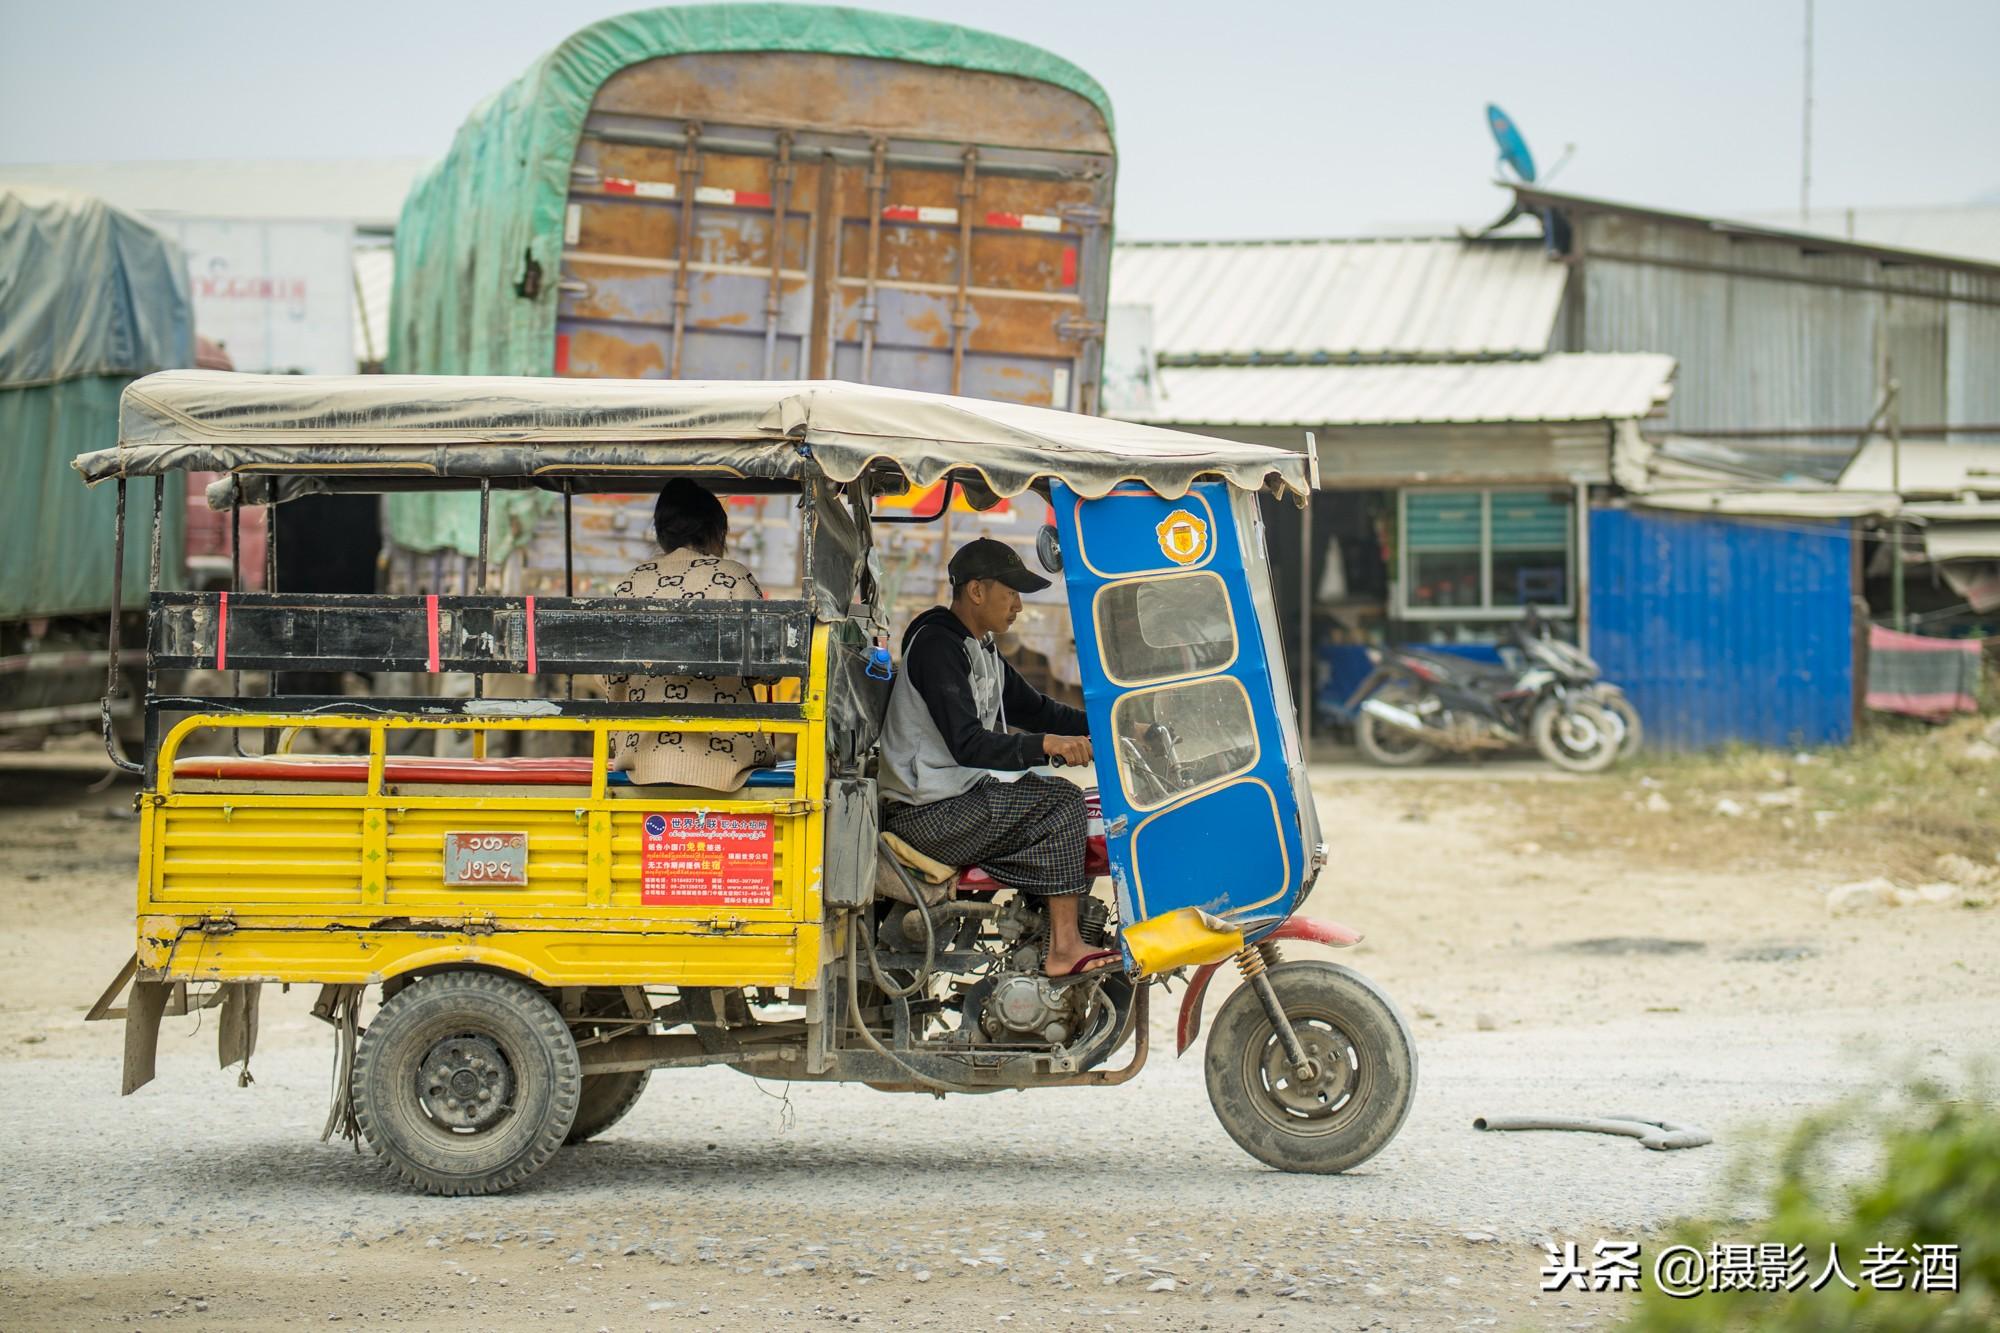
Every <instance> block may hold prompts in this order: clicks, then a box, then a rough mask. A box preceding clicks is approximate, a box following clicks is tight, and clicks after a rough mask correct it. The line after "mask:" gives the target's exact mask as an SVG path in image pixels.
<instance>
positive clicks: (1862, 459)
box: [1840, 438, 2000, 496]
mask: <svg viewBox="0 0 2000 1333" xmlns="http://www.w3.org/2000/svg"><path fill="white" fill-rule="evenodd" d="M1895 454H1896V450H1895V449H1894V448H1893V447H1892V446H1891V445H1890V443H1889V441H1887V440H1884V439H1880V438H1877V439H1873V440H1870V441H1869V442H1868V443H1867V444H1865V445H1863V446H1862V447H1861V449H1860V451H1859V452H1857V453H1856V454H1855V455H1854V459H1853V461H1852V462H1850V463H1849V464H1848V465H1847V470H1846V471H1844V472H1842V473H1841V474H1840V488H1841V489H1842V490H1844V491H1890V492H1893V491H1894V490H1895V489H1896V487H1895V486H1894V485H1892V484H1891V480H1892V478H1893V479H1896V480H1900V481H1901V483H1902V492H1903V494H1904V495H1905V496H1912V495H1961V494H1964V493H1966V492H1968V491H1969V492H1973V493H1975V494H1979V495H2000V444H1975V443H1972V442H1970V441H1966V442H1959V441H1947V440H1904V441H1903V447H1902V460H1901V465H1900V467H1899V466H1898V464H1897V460H1896V458H1895Z"/></svg>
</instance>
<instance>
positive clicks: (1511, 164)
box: [1486, 102, 1535, 185]
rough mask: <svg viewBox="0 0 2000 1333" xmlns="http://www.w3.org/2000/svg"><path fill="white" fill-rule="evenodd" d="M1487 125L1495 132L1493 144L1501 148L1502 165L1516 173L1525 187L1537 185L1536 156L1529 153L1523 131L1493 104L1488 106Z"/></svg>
mask: <svg viewBox="0 0 2000 1333" xmlns="http://www.w3.org/2000/svg"><path fill="white" fill-rule="evenodd" d="M1486 125H1487V128H1488V129H1490V130H1492V131H1493V142H1494V143H1495V144H1497V145H1498V146H1499V148H1500V162H1501V165H1503V166H1505V167H1507V168H1508V169H1509V170H1511V171H1512V172H1513V173H1514V176H1515V178H1516V179H1518V180H1519V181H1521V183H1522V184H1524V185H1532V184H1534V183H1535V155H1534V154H1533V153H1531V152H1529V151H1528V141H1527V140H1526V139H1523V138H1522V137H1521V131H1520V128H1519V127H1518V126H1516V125H1515V124H1514V119H1513V117H1511V116H1509V115H1508V114H1507V113H1506V112H1505V111H1502V110H1501V109H1500V108H1499V107H1497V106H1494V105H1493V104H1492V103H1491V102H1488V103H1487V104H1486Z"/></svg>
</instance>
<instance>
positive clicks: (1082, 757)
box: [1042, 736, 1090, 764]
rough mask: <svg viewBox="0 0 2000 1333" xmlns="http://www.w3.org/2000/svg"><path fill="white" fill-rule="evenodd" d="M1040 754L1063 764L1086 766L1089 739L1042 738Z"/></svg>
mask: <svg viewBox="0 0 2000 1333" xmlns="http://www.w3.org/2000/svg"><path fill="white" fill-rule="evenodd" d="M1042 753H1043V754H1045V755H1047V756H1048V757H1049V758H1051V759H1060V760H1061V761H1062V762H1063V763H1065V764H1087V763H1089V762H1090V737H1088V736H1044V737H1042Z"/></svg>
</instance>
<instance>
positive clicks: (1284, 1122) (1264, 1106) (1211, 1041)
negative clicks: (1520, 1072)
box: [1203, 959, 1417, 1175]
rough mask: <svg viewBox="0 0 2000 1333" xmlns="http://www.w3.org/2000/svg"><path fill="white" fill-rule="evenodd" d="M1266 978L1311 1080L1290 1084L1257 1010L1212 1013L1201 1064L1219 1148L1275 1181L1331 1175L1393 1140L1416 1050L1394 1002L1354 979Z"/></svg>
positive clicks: (1231, 1006) (1332, 974) (1329, 966)
mask: <svg viewBox="0 0 2000 1333" xmlns="http://www.w3.org/2000/svg"><path fill="white" fill-rule="evenodd" d="M1266 975H1267V976H1268V977H1269V978H1270V980H1271V987H1272V990H1273V991H1274V992H1275V993H1276V995H1277V998H1278V1007H1279V1008H1280V1009H1281V1010H1283V1011H1284V1014H1285V1017H1286V1019H1287V1020H1288V1021H1289V1022H1290V1023H1291V1025H1292V1030H1293V1032H1294V1033H1296V1034H1297V1036H1298V1039H1299V1044H1300V1045H1301V1046H1302V1047H1303V1048H1304V1049H1305V1053H1306V1055H1307V1057H1308V1059H1309V1061H1310V1065H1311V1069H1310V1070H1309V1073H1308V1076H1307V1077H1304V1078H1301V1077H1300V1076H1299V1075H1298V1073H1297V1072H1296V1071H1295V1070H1294V1069H1293V1068H1292V1063H1291V1061H1290V1059H1289V1058H1288V1057H1287V1056H1286V1053H1285V1047H1284V1043H1283V1042H1282V1041H1281V1040H1280V1039H1279V1037H1278V1030H1277V1028H1276V1027H1275V1026H1274V1025H1273V1024H1272V1022H1271V1019H1270V1017H1269V1016H1268V1015H1267V1014H1266V1013H1265V1012H1264V1004H1263V1001H1262V1000H1260V999H1259V998H1258V996H1257V992H1256V990H1255V989H1254V988H1253V987H1251V986H1247V985H1246V986H1244V987H1242V988H1240V989H1239V990H1237V991H1236V993H1235V994H1233V995H1231V996H1230V997H1229V998H1228V999H1227V1000H1225V1001H1224V1002H1223V1005H1222V1010H1221V1012H1220V1013H1219V1014H1217V1015H1216V1021H1215V1029H1214V1031H1212V1032H1211V1033H1210V1034H1209V1037H1208V1051H1207V1054H1206V1055H1205V1057H1204V1060H1203V1063H1204V1065H1205V1066H1206V1072H1207V1075H1208V1100H1209V1105H1211V1106H1212V1107H1214V1108H1215V1116H1216V1119H1218V1120H1220V1121H1221V1122H1222V1127H1223V1129H1225V1130H1227V1131H1228V1132H1229V1137H1230V1138H1232V1139H1234V1140H1236V1143H1237V1145H1238V1146H1239V1147H1241V1148H1242V1149H1243V1150H1244V1151H1245V1152H1247V1153H1249V1154H1250V1155H1251V1156H1252V1157H1255V1158H1256V1159H1257V1160H1258V1161H1260V1162H1264V1163H1266V1164H1267V1165H1270V1166H1274V1167H1277V1168H1278V1169H1279V1170H1280V1171H1302V1172H1313V1173H1317V1174H1322V1175H1325V1174H1332V1173H1334V1172H1338V1171H1346V1170H1348V1169H1350V1168H1352V1167H1355V1166H1359V1165H1360V1164H1361V1163H1363V1162H1365V1161H1367V1160H1368V1159H1369V1158H1371V1157H1373V1156H1374V1155H1375V1154H1376V1153H1378V1152H1380V1151H1382V1149H1383V1148H1384V1147H1385V1146H1386V1145H1387V1144H1388V1142H1389V1140H1391V1139H1393V1138H1395V1137H1396V1131H1397V1130H1399V1129H1401V1128H1402V1127H1403V1121H1404V1119H1405V1118H1406V1117H1407V1116H1408V1115H1409V1113H1410V1104H1411V1102H1412V1101H1413V1100H1414V1099H1415V1096H1416V1091H1417V1048H1416V1044H1415V1042H1414V1041H1412V1040H1411V1037H1410V1028H1409V1024H1407V1023H1405V1022H1404V1021H1403V1016H1402V1014H1401V1013H1399V1012H1398V1011H1397V1009H1396V1006H1395V1004H1394V1002H1393V1001H1391V1000H1390V999H1389V997H1388V996H1387V995H1384V994H1383V993H1382V992H1381V991H1380V990H1379V989H1378V988H1377V987H1376V986H1375V984H1374V983H1373V982H1371V981H1369V980H1368V979H1367V978H1366V977H1364V976H1362V975H1361V974H1360V973H1358V972H1355V971H1352V970H1350V969H1348V968H1345V967H1342V966H1340V965H1339V964H1337V963H1326V962H1320V961H1318V960H1316V959H1302V960H1298V961H1295V962H1289V963H1280V964H1278V965H1277V966H1276V967H1273V968H1271V969H1270V971H1269V972H1268V973H1266Z"/></svg>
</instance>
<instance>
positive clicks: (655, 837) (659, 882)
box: [639, 810, 777, 907]
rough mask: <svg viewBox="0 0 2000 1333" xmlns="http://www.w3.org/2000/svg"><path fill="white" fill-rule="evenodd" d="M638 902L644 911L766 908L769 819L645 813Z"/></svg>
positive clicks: (771, 841) (771, 843)
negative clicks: (683, 908) (679, 908)
mask: <svg viewBox="0 0 2000 1333" xmlns="http://www.w3.org/2000/svg"><path fill="white" fill-rule="evenodd" d="M644 827H645V837H644V838H643V840H642V841H641V843H640V855H639V901H640V902H642V903H644V904H645V905H646V906H648V907H667V906H697V907H700V906H708V907H769V906H770V905H771V901H772V897H773V892H774V885H775V883H776V878H777V876H776V869H775V867H776V859H777V858H776V837H775V834H774V831H773V825H772V819H771V816H769V815H717V814H711V815H708V816H706V817H704V816H702V815H700V814H697V813H695V812H694V811H691V810H682V811H673V812H668V813H655V814H649V815H647V816H646V818H645V826H644Z"/></svg>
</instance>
